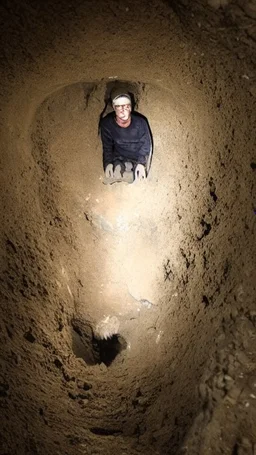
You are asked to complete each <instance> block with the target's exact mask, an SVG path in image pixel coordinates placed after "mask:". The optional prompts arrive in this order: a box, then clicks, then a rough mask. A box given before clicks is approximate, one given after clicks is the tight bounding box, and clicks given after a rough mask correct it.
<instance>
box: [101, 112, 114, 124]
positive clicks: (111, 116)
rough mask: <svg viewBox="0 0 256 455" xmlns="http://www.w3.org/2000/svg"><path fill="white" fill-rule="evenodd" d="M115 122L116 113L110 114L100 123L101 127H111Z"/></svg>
mask: <svg viewBox="0 0 256 455" xmlns="http://www.w3.org/2000/svg"><path fill="white" fill-rule="evenodd" d="M113 120H114V112H110V113H109V114H107V115H105V117H103V118H102V119H101V121H100V125H101V126H110V125H113V123H114V122H113Z"/></svg>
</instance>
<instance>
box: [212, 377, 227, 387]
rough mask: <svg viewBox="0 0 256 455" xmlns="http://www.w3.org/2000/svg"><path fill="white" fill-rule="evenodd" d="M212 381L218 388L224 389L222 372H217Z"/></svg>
mask: <svg viewBox="0 0 256 455" xmlns="http://www.w3.org/2000/svg"><path fill="white" fill-rule="evenodd" d="M214 383H215V386H216V387H217V388H218V389H224V387H225V379H224V375H223V374H222V373H219V374H218V376H215V378H214Z"/></svg>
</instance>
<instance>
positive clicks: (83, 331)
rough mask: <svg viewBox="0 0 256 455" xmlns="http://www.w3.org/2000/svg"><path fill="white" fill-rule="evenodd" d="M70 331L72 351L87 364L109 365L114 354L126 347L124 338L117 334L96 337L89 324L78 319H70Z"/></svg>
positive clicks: (114, 356) (113, 358)
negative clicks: (102, 338) (101, 337)
mask: <svg viewBox="0 0 256 455" xmlns="http://www.w3.org/2000/svg"><path fill="white" fill-rule="evenodd" d="M71 333H72V348H73V352H74V354H75V355H76V357H79V358H81V359H83V360H84V362H85V363H86V364H87V365H97V364H100V363H104V364H105V365H106V366H110V365H111V363H112V362H113V361H114V360H115V358H116V356H117V355H118V354H119V353H120V352H121V351H123V350H124V349H126V347H127V343H126V341H125V339H124V338H123V337H122V336H121V335H119V334H117V335H112V336H111V337H109V338H107V339H106V340H105V339H104V340H101V339H96V338H95V337H94V336H93V331H92V328H91V326H90V325H89V324H88V323H87V322H84V321H81V320H78V319H75V320H73V321H72V328H71Z"/></svg>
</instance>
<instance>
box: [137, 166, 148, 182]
mask: <svg viewBox="0 0 256 455" xmlns="http://www.w3.org/2000/svg"><path fill="white" fill-rule="evenodd" d="M145 178H146V171H145V167H144V166H143V164H137V166H136V168H135V180H144V179H145Z"/></svg>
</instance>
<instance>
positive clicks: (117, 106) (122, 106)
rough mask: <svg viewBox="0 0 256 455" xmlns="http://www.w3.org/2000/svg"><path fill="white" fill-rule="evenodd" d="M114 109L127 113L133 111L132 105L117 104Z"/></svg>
mask: <svg viewBox="0 0 256 455" xmlns="http://www.w3.org/2000/svg"><path fill="white" fill-rule="evenodd" d="M114 108H115V109H116V110H117V111H121V110H122V109H125V110H126V111H128V110H130V109H131V105H130V104H116V105H115V106H114Z"/></svg>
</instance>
